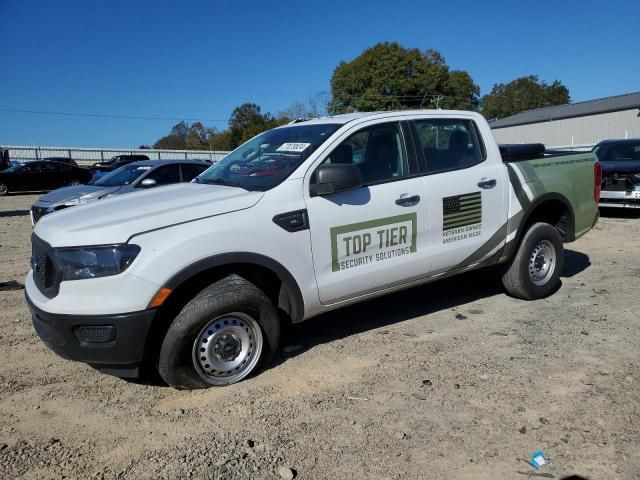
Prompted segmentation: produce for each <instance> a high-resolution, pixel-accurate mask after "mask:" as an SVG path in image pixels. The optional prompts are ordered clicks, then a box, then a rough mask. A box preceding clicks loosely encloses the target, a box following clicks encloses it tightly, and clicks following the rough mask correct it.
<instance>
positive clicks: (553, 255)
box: [502, 223, 564, 300]
mask: <svg viewBox="0 0 640 480" xmlns="http://www.w3.org/2000/svg"><path fill="white" fill-rule="evenodd" d="M563 267H564V246H563V245H562V237H561V236H560V233H559V232H558V230H557V229H556V228H554V227H552V226H551V225H549V224H548V223H534V224H533V225H531V227H529V230H527V232H526V233H525V235H524V238H523V239H522V242H521V243H520V246H519V247H518V251H517V252H516V255H515V256H514V258H513V260H512V261H511V263H510V264H509V266H508V268H507V270H506V272H505V273H504V275H503V276H502V284H503V285H504V287H505V289H506V290H507V292H509V294H511V295H513V296H514V297H517V298H522V299H524V300H536V299H539V298H544V297H547V296H549V295H551V294H552V293H553V292H555V291H556V290H557V288H558V286H559V285H560V274H561V273H562V269H563Z"/></svg>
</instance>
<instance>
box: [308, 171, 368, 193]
mask: <svg viewBox="0 0 640 480" xmlns="http://www.w3.org/2000/svg"><path fill="white" fill-rule="evenodd" d="M315 176H316V181H315V182H314V183H312V184H311V185H310V186H309V191H310V193H311V196H312V197H315V196H319V195H328V194H330V193H336V192H344V191H345V190H353V189H355V188H360V187H362V185H363V184H364V182H363V181H362V174H361V173H360V169H359V168H358V167H356V166H355V165H351V164H348V163H325V164H322V165H320V166H319V167H318V169H317V170H316V172H315Z"/></svg>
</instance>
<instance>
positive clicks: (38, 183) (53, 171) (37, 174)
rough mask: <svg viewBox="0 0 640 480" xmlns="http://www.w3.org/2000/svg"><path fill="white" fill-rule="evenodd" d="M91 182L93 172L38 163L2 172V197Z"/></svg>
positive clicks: (13, 167)
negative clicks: (10, 193) (8, 194)
mask: <svg viewBox="0 0 640 480" xmlns="http://www.w3.org/2000/svg"><path fill="white" fill-rule="evenodd" d="M89 181H91V171H90V170H87V169H86V168H80V167H75V166H73V165H69V164H66V163H60V162H50V161H44V160H41V161H37V162H29V163H25V164H24V165H15V164H14V165H12V166H11V167H9V168H7V169H6V170H2V171H0V196H2V195H6V194H7V193H9V192H26V191H34V190H54V189H56V188H59V187H63V186H65V185H79V184H81V183H88V182H89Z"/></svg>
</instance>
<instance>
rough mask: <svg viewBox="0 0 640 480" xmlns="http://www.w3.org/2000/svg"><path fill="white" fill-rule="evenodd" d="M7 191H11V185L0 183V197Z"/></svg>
mask: <svg viewBox="0 0 640 480" xmlns="http://www.w3.org/2000/svg"><path fill="white" fill-rule="evenodd" d="M7 193H9V185H7V184H6V183H0V197H4V196H5V195H6V194H7Z"/></svg>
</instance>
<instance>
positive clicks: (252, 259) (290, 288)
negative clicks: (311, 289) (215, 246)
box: [163, 252, 304, 323]
mask: <svg viewBox="0 0 640 480" xmlns="http://www.w3.org/2000/svg"><path fill="white" fill-rule="evenodd" d="M237 264H244V265H255V266H259V267H263V268H266V269H268V270H270V271H272V272H273V273H275V274H276V276H277V277H278V278H279V279H280V281H281V283H282V285H281V287H280V292H279V294H278V307H280V308H281V309H283V310H284V311H285V312H287V313H288V314H289V316H290V317H291V320H292V321H293V322H294V323H295V322H299V321H301V320H302V319H303V318H304V299H303V297H302V292H301V290H300V287H299V286H298V283H297V282H296V280H295V278H294V277H293V275H291V273H290V272H289V270H287V269H286V268H285V267H284V266H283V265H282V264H280V263H279V262H277V261H275V260H273V259H272V258H269V257H267V256H264V255H260V254H258V253H252V252H232V253H221V254H218V255H213V256H211V257H207V258H203V259H201V260H198V261H197V262H195V263H192V264H191V265H189V266H187V267H185V268H183V269H182V270H180V271H179V272H178V273H176V274H174V275H173V276H172V277H171V278H170V279H169V280H168V281H167V282H165V284H164V285H163V287H165V288H168V289H170V290H175V289H176V288H178V287H179V286H180V285H182V284H183V283H184V282H186V281H187V280H189V279H190V278H192V277H194V276H195V275H198V274H200V273H202V272H204V271H206V270H210V269H212V268H216V267H224V266H232V265H237Z"/></svg>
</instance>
